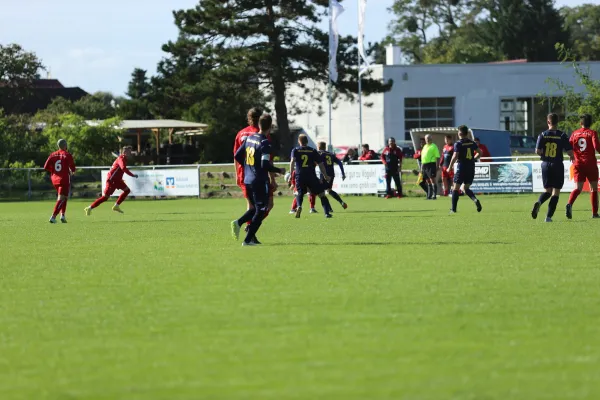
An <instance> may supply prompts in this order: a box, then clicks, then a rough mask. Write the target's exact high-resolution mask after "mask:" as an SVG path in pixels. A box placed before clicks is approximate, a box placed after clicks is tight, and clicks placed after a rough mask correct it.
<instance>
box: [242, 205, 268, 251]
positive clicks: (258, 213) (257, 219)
mask: <svg viewBox="0 0 600 400" xmlns="http://www.w3.org/2000/svg"><path fill="white" fill-rule="evenodd" d="M265 211H266V210H265V209H263V208H256V209H254V210H252V215H251V221H252V222H251V223H250V227H249V228H248V232H247V233H246V239H244V242H246V243H248V242H251V241H252V239H254V237H255V236H256V232H258V228H260V226H261V224H262V221H263V219H265ZM245 215H246V214H244V216H245Z"/></svg>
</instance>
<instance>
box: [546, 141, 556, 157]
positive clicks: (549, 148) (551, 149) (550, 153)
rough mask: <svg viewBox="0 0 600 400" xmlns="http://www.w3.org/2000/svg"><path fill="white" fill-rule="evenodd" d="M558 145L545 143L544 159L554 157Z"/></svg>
mask: <svg viewBox="0 0 600 400" xmlns="http://www.w3.org/2000/svg"><path fill="white" fill-rule="evenodd" d="M557 148H558V145H557V144H556V143H552V142H547V143H546V157H556V149H557Z"/></svg>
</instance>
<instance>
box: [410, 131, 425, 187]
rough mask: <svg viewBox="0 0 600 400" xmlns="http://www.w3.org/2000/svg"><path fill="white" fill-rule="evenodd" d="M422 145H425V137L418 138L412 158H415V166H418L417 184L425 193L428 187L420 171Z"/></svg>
mask: <svg viewBox="0 0 600 400" xmlns="http://www.w3.org/2000/svg"><path fill="white" fill-rule="evenodd" d="M423 146H425V138H419V148H418V149H417V150H416V151H415V154H414V155H413V158H414V159H415V160H417V166H418V167H419V177H418V178H417V185H419V186H420V187H421V189H423V191H424V192H425V194H428V187H427V184H426V183H425V181H424V180H423V173H421V172H420V171H421V150H423Z"/></svg>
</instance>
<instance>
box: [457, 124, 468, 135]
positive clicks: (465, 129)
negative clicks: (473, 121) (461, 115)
mask: <svg viewBox="0 0 600 400" xmlns="http://www.w3.org/2000/svg"><path fill="white" fill-rule="evenodd" d="M458 131H459V132H460V133H462V134H463V135H468V134H469V127H468V126H466V125H461V126H459V127H458Z"/></svg>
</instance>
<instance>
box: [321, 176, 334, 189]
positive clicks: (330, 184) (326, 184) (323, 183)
mask: <svg viewBox="0 0 600 400" xmlns="http://www.w3.org/2000/svg"><path fill="white" fill-rule="evenodd" d="M329 176H330V177H331V180H330V181H329V182H327V181H326V180H325V179H323V180H321V186H323V189H324V190H331V188H332V187H333V180H334V179H335V177H333V176H331V175H329Z"/></svg>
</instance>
